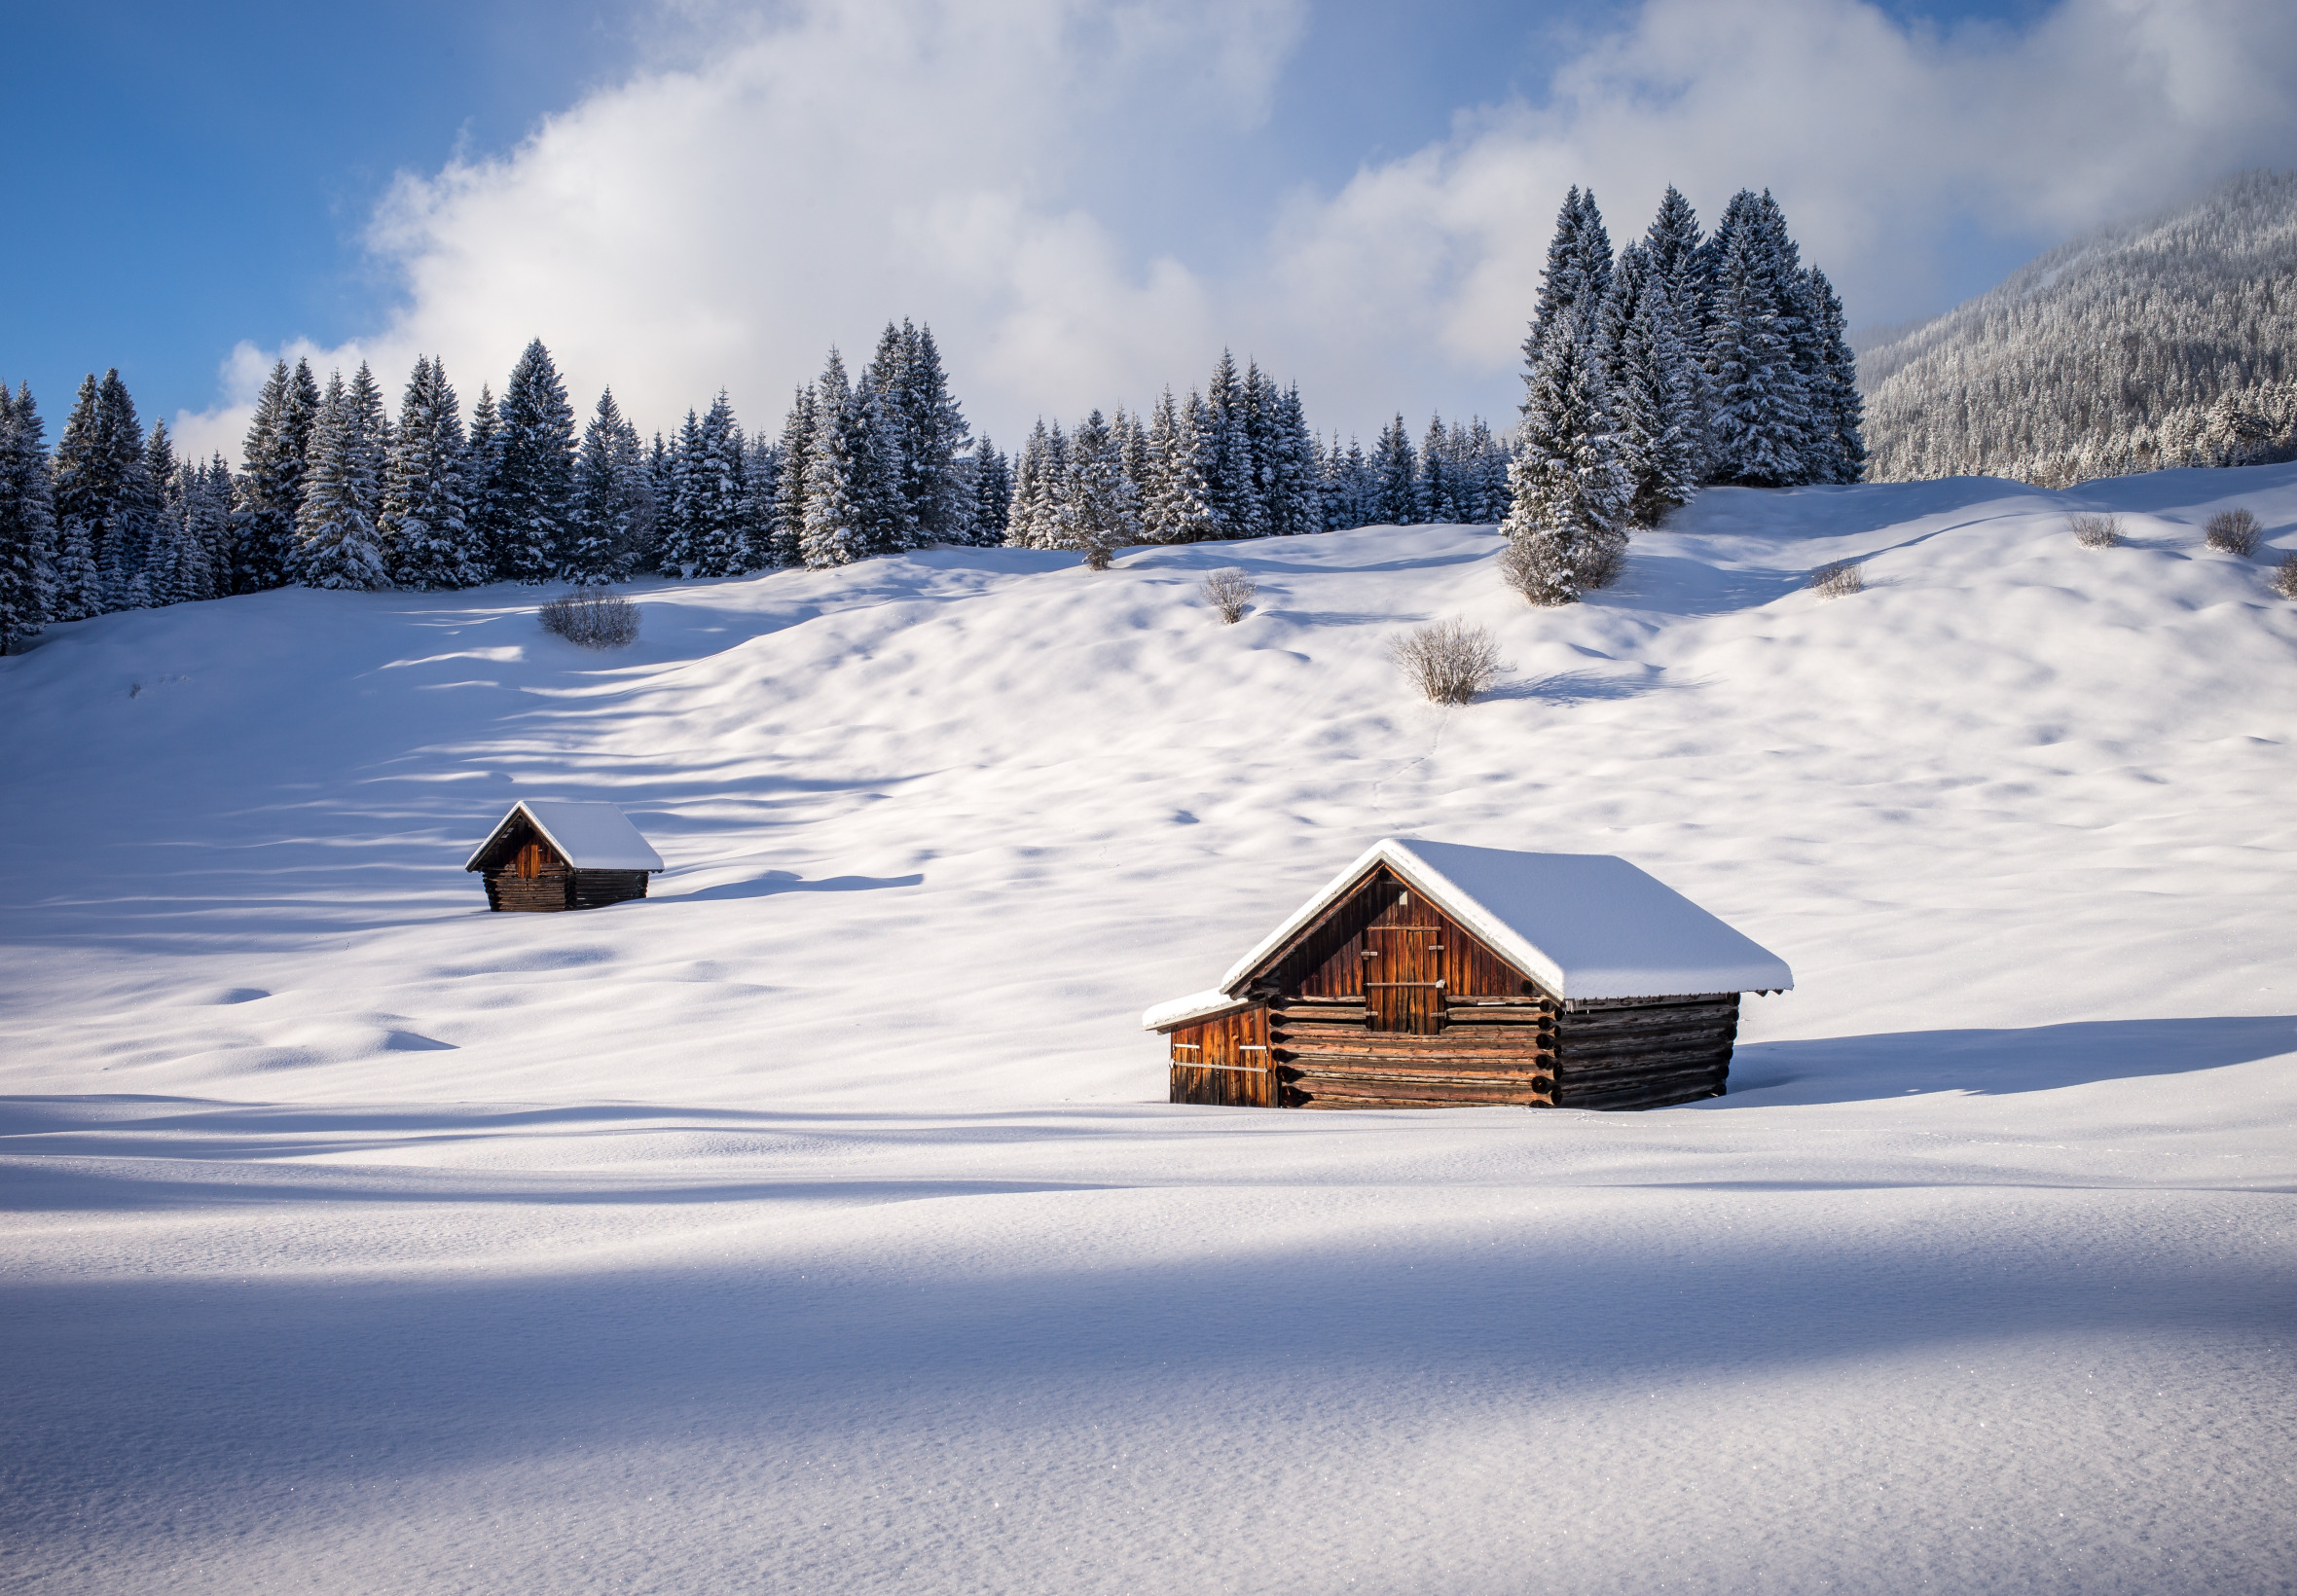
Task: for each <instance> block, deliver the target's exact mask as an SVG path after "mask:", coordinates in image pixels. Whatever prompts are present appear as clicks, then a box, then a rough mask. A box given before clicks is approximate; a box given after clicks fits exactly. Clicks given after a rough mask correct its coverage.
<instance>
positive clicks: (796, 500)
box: [773, 382, 820, 565]
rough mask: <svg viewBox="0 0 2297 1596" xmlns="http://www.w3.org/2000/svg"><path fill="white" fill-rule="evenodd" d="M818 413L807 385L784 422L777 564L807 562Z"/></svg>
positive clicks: (777, 504)
mask: <svg viewBox="0 0 2297 1596" xmlns="http://www.w3.org/2000/svg"><path fill="white" fill-rule="evenodd" d="M819 436H820V421H819V417H817V416H816V415H815V413H814V386H813V384H812V383H810V382H809V383H807V384H806V385H805V386H804V387H801V388H799V389H798V390H797V392H796V393H795V394H794V395H793V396H792V397H791V399H790V402H789V415H788V416H787V417H784V420H783V422H782V480H781V481H780V483H779V484H777V485H776V488H775V493H774V532H773V536H774V560H773V562H774V563H775V564H777V565H795V564H800V563H802V562H804V560H805V556H804V554H803V553H802V552H801V551H800V548H799V544H800V541H801V540H802V538H803V537H804V534H805V529H806V483H807V480H808V476H807V474H808V472H809V471H811V469H812V466H813V459H814V445H815V440H816V439H817V438H818V437H819Z"/></svg>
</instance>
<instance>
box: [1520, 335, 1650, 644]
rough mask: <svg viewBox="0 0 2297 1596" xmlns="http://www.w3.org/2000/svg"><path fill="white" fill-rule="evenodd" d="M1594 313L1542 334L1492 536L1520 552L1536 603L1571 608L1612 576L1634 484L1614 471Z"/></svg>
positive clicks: (1614, 444)
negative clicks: (1531, 575) (1537, 584)
mask: <svg viewBox="0 0 2297 1596" xmlns="http://www.w3.org/2000/svg"><path fill="white" fill-rule="evenodd" d="M1595 311H1596V307H1595V306H1594V305H1589V304H1586V303H1582V304H1581V305H1580V306H1579V307H1578V308H1577V309H1576V310H1575V312H1574V313H1573V315H1572V316H1570V317H1569V318H1568V319H1566V320H1563V321H1560V322H1558V323H1556V324H1555V325H1554V326H1553V327H1552V328H1550V332H1549V336H1548V338H1547V339H1546V340H1545V341H1544V343H1543V345H1542V348H1541V352H1540V356H1539V359H1538V361H1537V362H1536V363H1535V364H1534V365H1533V367H1532V369H1531V372H1530V374H1529V375H1528V377H1527V378H1526V380H1525V381H1526V382H1527V385H1528V388H1529V392H1528V393H1527V395H1526V396H1525V399H1524V405H1523V426H1522V430H1521V442H1520V445H1519V447H1518V449H1517V452H1516V455H1515V464H1514V470H1513V482H1512V487H1513V504H1512V506H1511V507H1510V509H1509V512H1508V519H1507V521H1506V522H1505V523H1503V524H1502V526H1501V528H1500V529H1501V531H1503V532H1504V533H1506V534H1507V536H1508V538H1509V539H1510V540H1511V541H1512V542H1514V543H1516V544H1518V545H1520V546H1522V547H1523V548H1524V549H1526V550H1527V551H1531V552H1533V553H1535V554H1536V556H1537V558H1536V560H1535V562H1534V563H1535V567H1536V569H1537V570H1538V571H1539V573H1540V577H1541V580H1542V582H1543V584H1544V586H1543V588H1542V591H1540V592H1538V593H1535V594H1533V595H1531V597H1532V598H1534V600H1535V601H1536V602H1542V603H1571V602H1573V601H1575V600H1576V599H1578V598H1580V596H1581V594H1582V592H1583V591H1584V590H1585V589H1586V587H1588V586H1590V585H1592V584H1593V583H1594V582H1596V581H1599V580H1600V579H1601V577H1602V575H1603V573H1606V572H1608V571H1609V570H1611V569H1614V568H1616V565H1617V562H1618V558H1619V553H1620V551H1621V549H1622V548H1623V547H1624V545H1625V541H1626V537H1625V531H1624V527H1623V523H1624V521H1625V518H1626V513H1627V506H1628V502H1629V499H1630V498H1631V496H1632V494H1633V489H1634V485H1633V482H1632V481H1631V480H1630V479H1629V477H1628V475H1627V473H1626V470H1625V468H1624V467H1623V466H1622V464H1621V463H1620V457H1619V440H1618V437H1617V434H1616V433H1615V431H1614V429H1613V424H1612V416H1611V406H1610V396H1609V393H1608V392H1607V390H1606V387H1605V382H1604V371H1603V362H1602V360H1601V358H1600V351H1599V348H1598V346H1597V345H1598V340H1597V337H1596V334H1595V330H1594V328H1593V326H1592V325H1591V323H1592V321H1593V319H1594V315H1595Z"/></svg>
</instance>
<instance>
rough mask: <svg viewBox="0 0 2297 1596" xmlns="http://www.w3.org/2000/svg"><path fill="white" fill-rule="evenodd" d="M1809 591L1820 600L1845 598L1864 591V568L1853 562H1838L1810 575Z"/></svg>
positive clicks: (1818, 569)
mask: <svg viewBox="0 0 2297 1596" xmlns="http://www.w3.org/2000/svg"><path fill="white" fill-rule="evenodd" d="M1810 591H1811V592H1812V593H1815V594H1817V595H1818V596H1819V597H1820V598H1849V597H1850V596H1851V595H1852V594H1854V593H1863V592H1865V591H1866V567H1865V566H1864V565H1862V564H1860V563H1859V562H1857V561H1855V560H1838V561H1836V562H1834V563H1833V564H1831V565H1821V566H1819V567H1818V568H1817V569H1816V570H1814V571H1812V572H1811V573H1810Z"/></svg>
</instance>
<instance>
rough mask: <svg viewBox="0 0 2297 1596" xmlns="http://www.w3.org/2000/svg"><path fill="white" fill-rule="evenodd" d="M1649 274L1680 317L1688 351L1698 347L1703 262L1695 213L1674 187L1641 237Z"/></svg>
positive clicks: (1702, 328)
mask: <svg viewBox="0 0 2297 1596" xmlns="http://www.w3.org/2000/svg"><path fill="white" fill-rule="evenodd" d="M1643 249H1644V253H1645V256H1646V258H1647V263H1648V268H1649V274H1650V276H1652V277H1653V278H1656V279H1657V280H1659V281H1660V282H1663V283H1665V284H1666V287H1667V297H1668V298H1670V299H1672V300H1673V301H1674V302H1675V312H1676V314H1677V315H1678V316H1679V317H1681V318H1683V324H1682V326H1681V327H1680V329H1679V333H1680V336H1681V337H1682V339H1683V342H1684V345H1685V346H1686V347H1687V348H1693V349H1695V348H1697V347H1698V345H1699V342H1700V335H1701V334H1702V333H1703V332H1704V331H1705V327H1706V281H1707V279H1706V274H1705V262H1704V260H1703V258H1702V256H1701V254H1700V239H1699V229H1698V213H1697V212H1696V211H1695V210H1693V209H1692V208H1691V201H1690V200H1686V199H1684V198H1683V196H1682V194H1681V192H1680V191H1678V190H1677V189H1676V187H1675V185H1674V184H1672V183H1669V184H1668V185H1667V192H1666V194H1665V195H1664V196H1663V197H1662V198H1661V199H1660V200H1659V214H1658V215H1656V216H1654V217H1653V218H1652V219H1651V226H1650V227H1649V228H1648V229H1646V230H1645V232H1644V235H1643Z"/></svg>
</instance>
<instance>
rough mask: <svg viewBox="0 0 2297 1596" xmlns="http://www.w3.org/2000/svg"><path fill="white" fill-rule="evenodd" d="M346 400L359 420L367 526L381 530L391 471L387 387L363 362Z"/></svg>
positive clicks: (346, 390)
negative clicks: (385, 478)
mask: <svg viewBox="0 0 2297 1596" xmlns="http://www.w3.org/2000/svg"><path fill="white" fill-rule="evenodd" d="M344 397H345V400H346V402H347V403H348V404H349V405H350V407H351V411H352V414H353V415H354V416H355V417H357V421H358V429H357V430H358V439H359V452H360V459H359V462H358V463H359V470H358V477H359V481H360V482H361V483H362V484H363V485H364V486H363V490H364V491H365V493H366V494H367V498H366V502H365V503H363V504H362V505H361V506H360V509H361V510H362V511H363V512H364V513H365V516H366V520H367V525H368V526H372V527H377V528H378V529H380V527H381V526H382V523H383V475H384V473H385V472H386V471H388V470H389V469H390V442H391V418H390V412H389V410H388V409H387V408H385V406H384V404H383V384H382V383H380V382H378V381H375V373H374V370H373V369H372V368H371V367H369V366H368V364H367V362H366V361H364V360H362V361H360V362H359V369H358V370H357V371H356V372H353V373H352V374H351V380H350V383H349V385H348V386H347V387H346V389H345V390H344Z"/></svg>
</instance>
